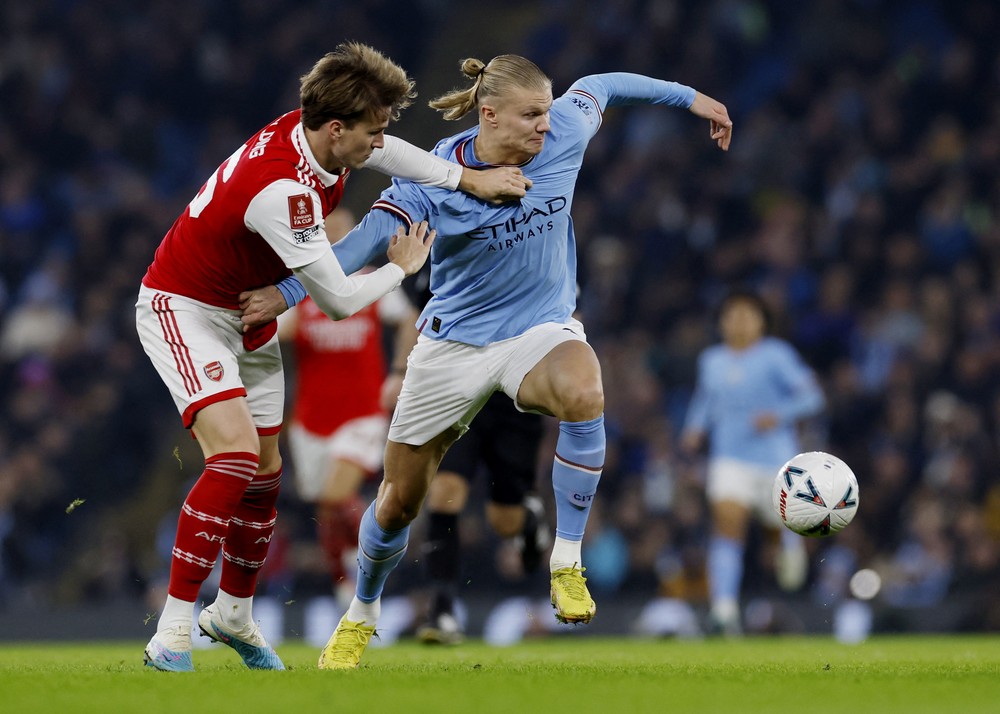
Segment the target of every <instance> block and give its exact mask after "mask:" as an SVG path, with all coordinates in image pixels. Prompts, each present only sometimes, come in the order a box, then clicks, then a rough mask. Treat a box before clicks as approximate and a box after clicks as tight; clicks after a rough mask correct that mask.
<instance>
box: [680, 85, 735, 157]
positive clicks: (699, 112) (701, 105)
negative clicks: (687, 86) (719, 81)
mask: <svg viewBox="0 0 1000 714" xmlns="http://www.w3.org/2000/svg"><path fill="white" fill-rule="evenodd" d="M689 110H690V111H691V113H692V114H694V115H695V116H699V117H701V118H702V119H708V123H709V132H710V136H711V138H712V140H713V141H715V143H716V144H718V146H719V148H720V149H722V150H723V151H729V142H730V141H732V139H733V120H732V119H730V118H729V111H728V110H727V109H726V105H724V104H723V103H722V102H719V101H716V100H715V99H712V98H711V97H709V96H707V95H705V94H702V93H701V92H696V93H695V95H694V101H693V102H692V103H691V106H690V107H689Z"/></svg>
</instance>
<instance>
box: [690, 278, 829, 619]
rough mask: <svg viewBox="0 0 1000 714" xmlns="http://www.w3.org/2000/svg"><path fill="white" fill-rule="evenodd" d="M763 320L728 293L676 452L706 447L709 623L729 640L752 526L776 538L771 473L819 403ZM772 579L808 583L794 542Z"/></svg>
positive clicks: (755, 302) (752, 303)
mask: <svg viewBox="0 0 1000 714" xmlns="http://www.w3.org/2000/svg"><path fill="white" fill-rule="evenodd" d="M767 326H768V313H767V309H766V306H765V304H764V302H763V301H762V300H761V298H760V297H759V296H757V295H756V294H754V293H752V292H748V291H741V290H740V291H733V292H732V293H730V294H729V295H728V296H727V297H726V298H725V299H724V300H723V302H722V305H721V307H720V311H719V330H720V332H721V333H722V343H721V344H718V345H714V346H712V347H709V348H708V349H706V350H705V351H704V352H703V353H702V354H701V357H700V359H699V361H698V382H697V386H696V389H695V393H694V396H693V398H692V400H691V404H690V405H689V407H688V413H687V418H686V420H685V424H684V430H683V433H682V435H681V446H682V448H684V449H685V450H686V451H688V452H691V453H693V452H695V451H697V450H699V449H700V448H702V446H703V445H704V442H705V441H706V439H707V441H708V453H709V461H708V482H707V496H708V500H709V503H710V505H711V511H712V535H711V540H710V541H709V546H708V580H709V595H710V598H711V613H710V617H711V621H712V625H713V627H715V628H718V629H719V630H720V631H721V632H723V633H724V634H728V635H737V634H739V633H740V632H741V625H740V608H739V593H740V586H741V583H742V580H743V558H744V550H745V547H746V534H747V531H748V528H749V524H750V519H751V517H752V516H754V515H756V516H757V517H758V518H760V520H761V521H762V522H763V523H764V524H765V525H766V526H768V527H770V528H781V522H780V520H779V519H778V517H777V515H776V514H775V513H774V509H773V508H772V507H771V487H772V483H773V481H774V477H775V474H777V473H778V469H779V468H780V467H781V465H782V464H784V463H785V462H786V461H787V460H788V459H790V458H792V457H793V456H794V455H795V454H797V453H799V440H798V433H797V426H798V422H799V420H801V419H803V418H805V417H809V416H812V415H814V414H816V413H818V412H819V411H820V410H821V409H822V408H823V406H824V397H823V393H822V391H821V389H820V387H819V385H818V384H817V382H816V379H815V376H814V375H813V372H812V370H811V369H810V368H809V367H808V366H807V365H806V364H805V363H804V362H803V361H802V360H801V358H800V357H799V355H798V354H797V353H796V351H795V349H794V348H793V347H792V346H791V345H790V344H788V343H787V342H785V341H784V340H780V339H778V338H775V337H770V336H768V335H767ZM781 540H782V547H781V551H780V553H779V556H778V567H777V573H778V578H779V582H780V584H781V585H782V587H785V588H787V589H795V588H797V587H800V586H801V585H802V582H803V580H804V579H805V576H806V575H807V570H808V562H807V560H806V553H805V549H804V545H803V542H802V539H801V538H800V537H799V536H797V535H795V534H794V533H792V532H791V531H788V530H785V529H783V528H781Z"/></svg>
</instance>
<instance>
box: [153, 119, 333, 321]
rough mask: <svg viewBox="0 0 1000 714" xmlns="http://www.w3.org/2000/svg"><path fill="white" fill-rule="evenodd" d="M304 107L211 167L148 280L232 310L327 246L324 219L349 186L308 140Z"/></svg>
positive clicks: (157, 286) (160, 250)
mask: <svg viewBox="0 0 1000 714" xmlns="http://www.w3.org/2000/svg"><path fill="white" fill-rule="evenodd" d="M299 117H300V111H299V110H295V111H291V112H288V113H287V114H284V115H283V116H280V117H278V118H277V119H275V120H274V121H273V122H271V123H270V124H268V125H267V126H266V127H264V128H263V129H261V130H260V131H259V132H257V133H256V134H254V135H253V136H252V137H251V138H250V139H249V140H248V141H247V142H246V143H245V144H243V145H242V146H241V147H240V148H239V149H237V150H236V151H235V152H234V153H233V155H232V156H230V157H229V158H228V159H226V160H225V161H224V162H223V163H222V165H221V166H220V167H219V168H218V169H217V170H216V171H215V173H213V174H212V175H211V176H210V177H209V179H208V181H206V182H205V185H204V186H202V188H201V191H199V192H198V195H197V196H195V198H194V199H192V201H191V203H189V204H188V206H187V208H186V209H185V210H184V212H183V213H182V214H181V215H180V217H179V218H178V219H177V220H176V221H175V222H174V225H173V226H172V227H171V228H170V230H169V231H168V232H167V235H166V236H165V237H164V238H163V241H162V242H161V243H160V246H159V247H158V248H157V250H156V255H155V257H154V258H153V263H152V264H151V265H150V266H149V269H148V270H147V271H146V275H145V277H143V280H142V282H143V284H145V285H147V286H148V287H150V288H153V289H156V290H163V291H165V292H170V293H174V294H177V295H183V296H185V297H189V298H191V299H194V300H197V301H199V302H203V303H206V304H208V305H214V306H216V307H221V308H226V309H230V310H238V309H239V294H240V293H241V292H243V291H244V290H251V289H254V288H260V287H264V286H266V285H273V284H275V283H278V282H279V281H281V280H283V279H284V278H286V277H288V276H289V275H291V269H292V268H298V267H301V266H303V265H308V264H310V263H312V262H314V261H316V260H318V259H319V258H321V257H322V256H323V255H324V253H326V252H327V251H329V250H330V245H329V243H328V241H327V237H326V233H325V231H324V230H323V219H324V217H325V216H327V215H328V214H329V213H330V212H331V211H333V209H334V208H336V207H337V204H338V203H339V202H340V198H341V196H342V195H343V192H344V181H345V180H346V179H347V175H348V173H349V171H348V170H346V169H345V170H344V173H343V174H340V175H338V174H332V173H330V172H328V171H326V170H324V169H323V168H322V167H321V166H320V165H319V163H318V162H317V161H316V158H315V157H314V156H313V153H312V150H311V149H310V148H309V145H308V143H307V142H306V138H305V133H304V132H303V129H302V124H301V122H300V121H299Z"/></svg>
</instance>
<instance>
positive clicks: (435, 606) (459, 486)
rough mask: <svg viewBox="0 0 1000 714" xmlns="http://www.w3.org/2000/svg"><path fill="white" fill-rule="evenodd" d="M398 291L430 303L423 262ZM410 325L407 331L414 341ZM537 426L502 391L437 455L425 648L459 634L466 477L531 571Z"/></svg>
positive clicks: (540, 538)
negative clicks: (484, 492) (483, 487)
mask: <svg viewBox="0 0 1000 714" xmlns="http://www.w3.org/2000/svg"><path fill="white" fill-rule="evenodd" d="M403 290H404V291H405V292H406V294H407V296H408V297H409V299H410V300H411V301H412V303H413V304H414V305H418V306H419V307H420V308H421V309H422V308H423V306H424V305H426V304H427V301H428V300H430V298H431V292H430V265H429V264H425V265H424V267H423V268H421V269H420V271H419V272H418V273H417V274H416V275H413V276H412V277H411V278H409V279H407V280H405V281H403ZM418 334H419V333H418V332H417V330H416V327H413V328H412V329H411V330H410V339H411V345H412V344H414V343H416V340H417V336H418ZM408 353H409V349H400V350H398V351H397V352H396V356H395V360H394V364H395V366H394V368H393V370H392V376H390V380H389V381H387V386H388V385H389V384H390V383H391V381H392V380H398V381H397V383H396V387H395V391H396V392H397V393H398V390H399V387H400V386H402V378H403V375H404V374H405V372H406V356H407V354H408ZM544 428H545V424H544V417H543V416H541V415H540V414H527V413H524V412H519V411H518V410H517V408H516V407H515V406H514V404H513V402H511V401H510V400H509V399H507V398H506V397H505V396H504V395H502V394H494V395H493V396H492V397H490V399H489V401H487V402H486V404H485V405H483V408H482V410H481V411H480V412H479V414H477V415H476V419H475V421H473V422H472V424H471V425H470V426H469V430H468V431H467V432H466V433H465V435H464V436H463V437H462V438H461V439H459V440H458V441H456V442H455V443H454V444H453V445H452V447H451V448H450V449H448V452H447V453H446V454H445V455H444V459H443V460H442V461H441V465H440V466H439V467H438V472H437V475H436V476H434V480H433V481H432V482H431V486H430V490H429V491H428V494H427V501H426V514H427V515H426V518H427V535H426V540H425V542H424V549H425V550H424V554H423V558H422V559H421V560H422V563H423V564H424V569H425V572H426V573H427V576H428V580H429V584H430V589H431V592H430V604H429V610H428V613H427V615H426V620H425V621H424V622H423V623H422V624H421V625H420V626H419V627H418V628H417V632H416V634H417V638H418V639H419V640H420V641H422V642H425V643H427V644H457V643H458V642H461V641H462V639H463V637H464V632H463V629H464V628H463V626H462V617H461V614H460V613H459V612H458V608H457V598H458V587H459V578H460V575H461V570H462V567H461V566H462V558H461V554H462V546H461V529H460V523H459V521H460V518H459V516H460V515H461V513H462V512H463V511H464V510H465V507H466V505H467V504H468V500H469V492H470V489H471V487H472V482H473V480H474V479H475V478H476V477H477V476H479V475H480V473H482V474H483V475H484V476H485V478H486V479H487V486H488V494H489V500H488V501H487V503H486V520H487V521H488V522H489V524H490V526H491V527H492V528H493V530H494V532H495V533H496V534H497V535H498V536H500V537H501V538H508V539H515V544H516V547H517V549H518V551H519V553H520V560H521V567H522V569H523V571H524V573H526V574H527V573H532V572H535V571H536V570H537V569H538V566H539V564H540V563H541V558H542V556H543V555H544V551H545V550H546V548H547V547H548V546H549V544H550V543H551V540H552V539H551V536H550V534H549V527H548V524H547V523H546V521H545V506H544V504H543V502H542V499H541V498H540V497H539V496H538V495H537V494H535V493H533V490H534V484H535V476H536V470H537V467H538V456H539V454H538V451H539V445H540V443H541V440H542V435H543V432H544Z"/></svg>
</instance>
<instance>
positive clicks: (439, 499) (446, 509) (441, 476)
mask: <svg viewBox="0 0 1000 714" xmlns="http://www.w3.org/2000/svg"><path fill="white" fill-rule="evenodd" d="M468 500H469V482H468V480H467V479H466V478H465V476H463V475H462V474H460V473H457V472H455V471H445V470H443V469H439V470H438V472H437V474H435V476H434V479H433V480H432V481H431V485H430V489H429V490H428V492H427V508H429V509H430V510H431V511H433V512H434V513H452V514H455V513H461V512H462V511H463V510H464V509H465V504H466V502H467V501H468Z"/></svg>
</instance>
